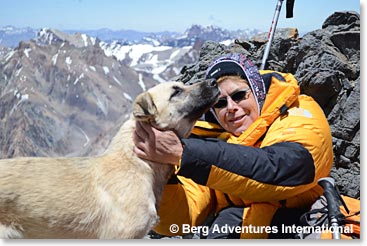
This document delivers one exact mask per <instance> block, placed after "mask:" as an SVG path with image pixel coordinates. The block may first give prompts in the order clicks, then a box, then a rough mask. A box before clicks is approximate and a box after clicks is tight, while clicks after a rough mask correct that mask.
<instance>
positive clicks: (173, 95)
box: [170, 86, 183, 99]
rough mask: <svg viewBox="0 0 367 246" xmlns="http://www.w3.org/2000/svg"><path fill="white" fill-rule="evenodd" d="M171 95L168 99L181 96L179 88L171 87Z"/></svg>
mask: <svg viewBox="0 0 367 246" xmlns="http://www.w3.org/2000/svg"><path fill="white" fill-rule="evenodd" d="M173 90H174V91H173V93H172V94H171V97H170V99H171V98H172V97H175V96H178V95H180V94H181V92H182V91H183V90H182V88H180V87H178V86H175V87H173Z"/></svg>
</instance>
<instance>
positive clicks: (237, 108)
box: [214, 76, 259, 136]
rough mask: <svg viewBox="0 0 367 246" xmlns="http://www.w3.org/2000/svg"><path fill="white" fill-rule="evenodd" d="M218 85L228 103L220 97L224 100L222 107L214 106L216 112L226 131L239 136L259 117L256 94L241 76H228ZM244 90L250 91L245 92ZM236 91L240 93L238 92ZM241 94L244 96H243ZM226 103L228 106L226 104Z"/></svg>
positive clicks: (221, 95) (221, 94)
mask: <svg viewBox="0 0 367 246" xmlns="http://www.w3.org/2000/svg"><path fill="white" fill-rule="evenodd" d="M219 81H220V80H219ZM218 86H219V89H220V96H219V98H223V99H226V101H227V103H225V101H224V100H223V99H220V100H222V108H214V110H215V113H216V115H217V117H218V120H219V121H220V123H221V125H222V127H223V128H224V129H225V130H226V131H228V132H230V133H232V134H233V135H235V136H239V135H240V134H241V133H242V132H243V131H245V130H246V129H247V128H249V126H250V125H251V124H252V123H253V122H254V121H255V120H256V119H257V118H258V117H259V110H258V108H257V104H256V100H255V98H254V94H253V93H252V92H251V89H250V86H249V85H248V83H247V81H245V80H243V79H240V78H239V77H234V76H228V77H226V78H225V79H224V80H223V81H221V82H219V83H218ZM244 90H248V91H247V92H246V93H245V92H244ZM236 92H240V93H237V94H236ZM241 93H242V94H241ZM241 95H244V96H243V97H241ZM231 96H232V97H231ZM239 96H240V97H239ZM225 104H226V106H224V105H225Z"/></svg>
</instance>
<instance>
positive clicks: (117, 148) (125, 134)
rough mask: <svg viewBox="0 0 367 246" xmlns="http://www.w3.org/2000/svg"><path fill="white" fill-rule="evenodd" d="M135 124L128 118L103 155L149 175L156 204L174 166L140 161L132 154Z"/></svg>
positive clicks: (131, 118) (132, 118) (132, 119)
mask: <svg viewBox="0 0 367 246" xmlns="http://www.w3.org/2000/svg"><path fill="white" fill-rule="evenodd" d="M135 124H136V121H135V119H134V117H130V119H128V120H127V121H126V122H125V123H124V124H123V125H122V126H121V128H120V129H119V131H118V132H117V134H116V136H115V137H114V138H113V139H112V141H111V143H110V145H109V146H108V148H107V150H106V151H105V153H104V154H105V155H110V154H112V155H119V156H121V157H123V158H127V159H129V160H130V162H131V163H134V168H136V169H140V170H142V171H144V172H147V173H150V174H151V176H152V179H153V192H154V195H155V197H156V201H157V203H159V201H160V197H161V194H162V192H163V188H164V186H165V185H166V183H167V182H168V179H169V178H170V177H171V175H172V174H173V172H174V166H173V165H170V164H161V163H155V162H152V161H146V160H142V159H140V158H139V157H138V156H136V154H135V153H134V152H133V147H134V142H133V135H132V134H133V133H134V131H135ZM157 205H158V204H156V206H157Z"/></svg>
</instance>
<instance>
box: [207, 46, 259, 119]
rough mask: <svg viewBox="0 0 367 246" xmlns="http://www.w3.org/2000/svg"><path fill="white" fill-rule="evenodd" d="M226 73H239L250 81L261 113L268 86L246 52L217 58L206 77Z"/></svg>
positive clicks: (214, 76) (216, 77)
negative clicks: (266, 86)
mask: <svg viewBox="0 0 367 246" xmlns="http://www.w3.org/2000/svg"><path fill="white" fill-rule="evenodd" d="M225 75H239V76H241V77H242V78H244V79H246V80H247V81H248V82H249V84H250V87H251V90H252V92H253V93H254V95H255V100H256V103H257V107H258V109H259V114H260V112H261V109H262V107H263V105H264V101H265V96H266V88H265V84H264V81H263V79H262V77H261V75H260V73H259V70H258V69H257V67H256V66H255V65H254V64H253V63H252V62H251V61H250V60H249V59H248V58H247V57H246V56H245V55H244V54H240V53H230V54H226V55H224V56H221V57H219V58H217V59H215V60H214V61H213V62H212V63H211V65H209V68H208V69H207V71H206V75H205V77H206V79H218V78H220V77H222V76H225Z"/></svg>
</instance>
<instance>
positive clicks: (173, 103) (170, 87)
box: [133, 80, 219, 137]
mask: <svg viewBox="0 0 367 246" xmlns="http://www.w3.org/2000/svg"><path fill="white" fill-rule="evenodd" d="M218 96H219V89H218V86H217V84H216V82H215V81H209V80H204V81H202V82H199V83H195V84H192V85H184V84H183V83H180V82H166V83H161V84H158V85H157V86H155V87H153V88H151V89H149V90H148V91H146V92H143V93H141V94H140V95H138V96H137V97H136V99H135V101H134V104H133V115H134V117H135V119H136V120H138V121H147V122H149V123H150V124H152V125H153V126H154V127H156V128H158V129H161V130H173V131H175V132H176V133H177V134H178V135H179V136H180V137H187V136H188V135H189V134H190V132H191V130H192V128H193V126H194V124H195V122H196V121H197V120H198V119H199V118H200V116H201V115H202V114H203V113H205V112H206V111H207V110H208V109H209V108H210V107H211V106H212V105H213V104H214V103H215V102H216V100H217V98H218Z"/></svg>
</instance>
